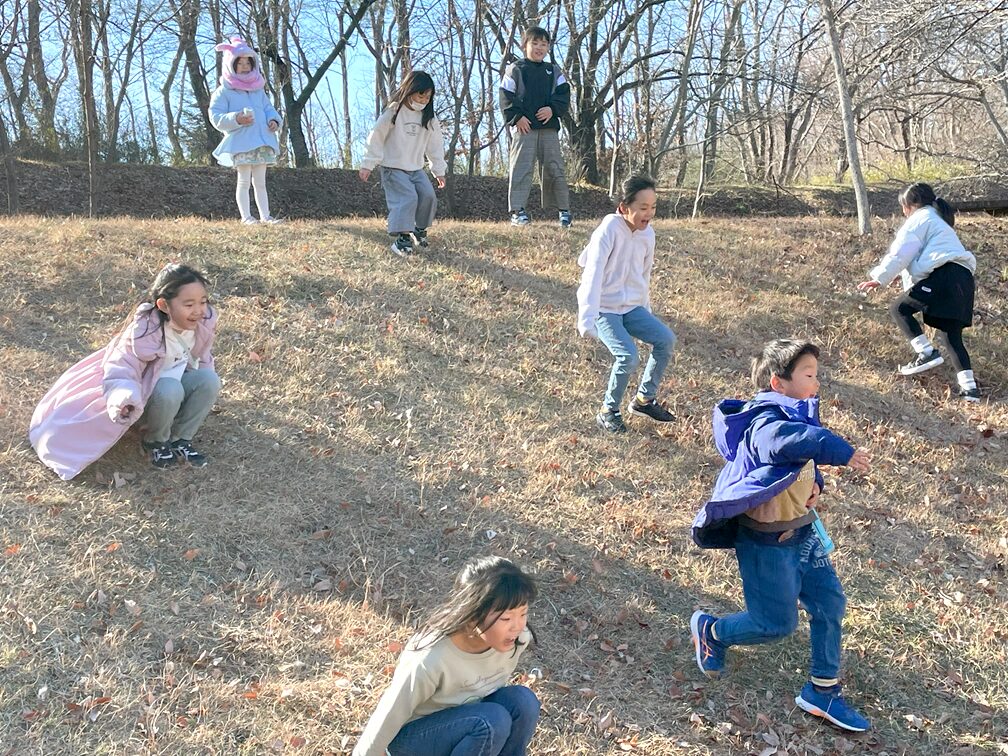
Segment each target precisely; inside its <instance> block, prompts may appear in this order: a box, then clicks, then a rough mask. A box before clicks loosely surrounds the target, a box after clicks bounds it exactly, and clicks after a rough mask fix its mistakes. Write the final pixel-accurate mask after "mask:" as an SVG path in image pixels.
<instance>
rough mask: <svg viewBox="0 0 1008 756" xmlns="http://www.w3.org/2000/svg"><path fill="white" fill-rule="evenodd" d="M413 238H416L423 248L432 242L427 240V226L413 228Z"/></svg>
mask: <svg viewBox="0 0 1008 756" xmlns="http://www.w3.org/2000/svg"><path fill="white" fill-rule="evenodd" d="M413 238H414V239H415V240H416V243H417V245H418V246H420V247H422V248H423V249H427V247H429V246H430V242H429V241H427V229H426V228H415V229H413Z"/></svg>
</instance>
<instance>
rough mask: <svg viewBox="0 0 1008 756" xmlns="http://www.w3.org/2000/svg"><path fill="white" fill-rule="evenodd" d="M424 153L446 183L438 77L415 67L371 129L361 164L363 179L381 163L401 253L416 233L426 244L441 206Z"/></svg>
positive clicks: (396, 249) (439, 182)
mask: <svg viewBox="0 0 1008 756" xmlns="http://www.w3.org/2000/svg"><path fill="white" fill-rule="evenodd" d="M425 156H426V158H427V159H428V160H430V164H431V170H432V171H433V173H434V177H435V179H437V185H438V189H444V186H445V180H444V176H445V171H446V170H447V169H448V164H447V163H446V162H445V156H444V137H442V135H441V123H440V122H439V121H438V119H437V117H436V116H435V115H434V80H433V79H432V78H431V77H430V75H429V74H427V73H425V72H423V71H410V72H409V73H408V74H407V75H406V78H405V79H403V83H402V84H401V85H400V86H399V89H398V90H397V91H396V93H395V94H394V95H392V104H391V105H389V106H388V108H386V109H385V111H384V112H383V113H382V114H381V115H380V116H379V117H378V122H377V123H376V124H375V126H374V128H373V129H372V130H371V133H370V134H369V135H368V145H367V155H365V156H364V160H363V162H362V163H361V169H360V177H361V180H362V181H367V180H368V178H369V177H370V176H371V171H373V170H374V169H375V168H377V167H378V166H381V182H382V188H383V189H384V190H385V203H386V204H387V205H388V210H389V216H388V231H389V234H390V235H391V236H392V237H394V240H393V242H392V251H393V252H394V253H395V254H397V255H399V256H400V257H406V256H407V255H410V254H412V253H413V240H414V239H416V243H417V244H419V245H420V246H421V247H426V246H427V228H428V227H429V226H430V224H431V223H433V222H434V213H435V212H436V211H437V195H436V194H435V193H434V187H433V186H431V182H430V179H429V178H428V177H427V174H425V173H424V170H423V168H424V157H425Z"/></svg>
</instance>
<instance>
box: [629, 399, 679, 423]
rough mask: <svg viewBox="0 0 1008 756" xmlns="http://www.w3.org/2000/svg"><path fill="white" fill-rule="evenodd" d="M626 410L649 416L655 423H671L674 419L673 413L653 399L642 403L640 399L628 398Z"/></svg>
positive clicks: (632, 413) (633, 413)
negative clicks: (628, 402)
mask: <svg viewBox="0 0 1008 756" xmlns="http://www.w3.org/2000/svg"><path fill="white" fill-rule="evenodd" d="M627 412H629V413H630V414H631V415H640V416H641V417H649V418H651V419H652V420H654V421H655V422H656V423H671V422H673V421H674V420H675V415H673V414H672V413H671V412H669V411H668V410H667V409H665V408H664V407H663V406H662V405H660V404H658V402H656V401H655V400H654V399H652V400H651V401H650V402H646V403H642V402H641V401H640V399H638V398H637V397H634V398H633V399H631V400H630V404H628V405H627Z"/></svg>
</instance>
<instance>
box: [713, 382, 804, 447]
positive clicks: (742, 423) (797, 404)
mask: <svg viewBox="0 0 1008 756" xmlns="http://www.w3.org/2000/svg"><path fill="white" fill-rule="evenodd" d="M770 407H779V408H781V409H782V410H783V411H784V414H786V415H788V416H789V417H795V419H799V418H800V419H802V420H811V421H813V422H814V423H815V424H816V425H818V424H819V397H812V398H811V399H792V398H791V397H789V396H784V394H779V393H777V392H776V391H762V392H760V393H759V394H756V396H754V397H753V398H752V399H751V400H750V401H748V402H746V401H743V400H741V399H724V400H722V401H721V402H719V403H718V405H717V406H716V407H715V408H714V418H713V426H714V445H715V446H717V450H718V452H720V454H721V456H722V457H724V458H725V459H726V460H727V461H729V462H730V461H732V460H733V459H735V455H736V454H737V453H738V450H739V447H740V442H741V440H742V435H743V434H744V433H745V432H746V430H747V429H748V428H749V426H750V425H752V421H753V419H754V418H756V417H757V416H758V415H760V414H762V413H763V412H765V411H766V410H767V409H768V408H770Z"/></svg>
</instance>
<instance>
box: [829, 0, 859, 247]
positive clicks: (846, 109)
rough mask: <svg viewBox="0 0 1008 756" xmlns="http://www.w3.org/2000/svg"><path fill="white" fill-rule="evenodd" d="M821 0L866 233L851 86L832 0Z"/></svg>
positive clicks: (849, 158)
mask: <svg viewBox="0 0 1008 756" xmlns="http://www.w3.org/2000/svg"><path fill="white" fill-rule="evenodd" d="M820 2H821V4H822V5H821V7H822V12H823V17H824V20H825V21H826V29H827V31H828V32H829V41H830V57H831V58H832V59H833V71H834V72H835V73H836V82H837V91H838V93H839V95H840V115H841V118H842V119H843V131H844V142H845V143H846V146H847V162H848V164H849V165H850V173H851V182H852V183H853V184H854V197H855V199H856V200H857V211H858V233H859V234H861V235H862V236H865V235H867V234H870V233H871V208H870V207H869V206H868V188H867V187H866V186H865V181H864V174H862V172H861V158H860V156H859V155H858V143H857V129H856V126H855V123H854V105H853V103H852V102H851V95H850V89H849V88H848V86H847V70H846V68H845V67H844V62H843V54H842V50H841V47H840V33H839V31H838V30H837V25H836V15H835V13H834V11H833V0H820Z"/></svg>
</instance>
